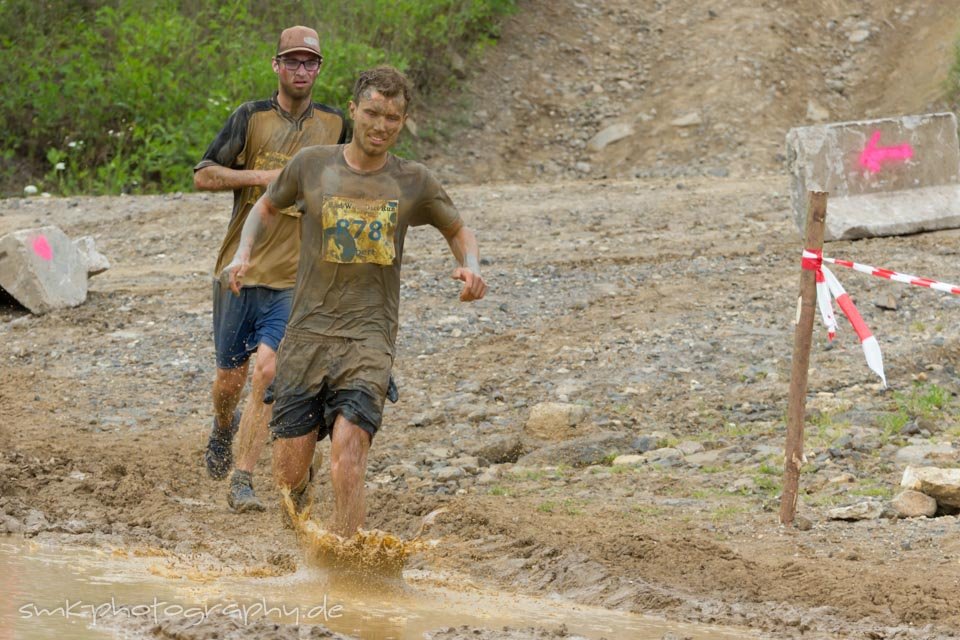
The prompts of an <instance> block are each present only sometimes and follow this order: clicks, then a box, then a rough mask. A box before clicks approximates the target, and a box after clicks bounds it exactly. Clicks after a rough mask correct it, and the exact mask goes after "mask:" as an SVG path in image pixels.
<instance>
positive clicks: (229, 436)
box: [203, 409, 240, 480]
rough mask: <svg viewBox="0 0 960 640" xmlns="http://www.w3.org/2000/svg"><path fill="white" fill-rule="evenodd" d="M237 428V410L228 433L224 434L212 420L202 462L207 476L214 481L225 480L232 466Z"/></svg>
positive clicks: (238, 420) (238, 424)
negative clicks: (204, 464)
mask: <svg viewBox="0 0 960 640" xmlns="http://www.w3.org/2000/svg"><path fill="white" fill-rule="evenodd" d="M239 428H240V410H239V409H238V410H237V411H236V412H235V413H234V414H233V421H232V422H231V423H230V431H229V432H227V433H226V434H224V433H222V432H221V431H220V429H218V428H217V419H216V418H214V419H213V430H212V431H210V440H208V441H207V450H206V451H205V452H204V454H203V460H204V462H206V464H207V474H208V475H209V476H210V477H211V478H213V479H214V480H223V479H224V478H226V477H227V473H228V472H229V471H230V467H232V466H233V446H232V445H233V435H234V434H235V433H236V432H237V429H239Z"/></svg>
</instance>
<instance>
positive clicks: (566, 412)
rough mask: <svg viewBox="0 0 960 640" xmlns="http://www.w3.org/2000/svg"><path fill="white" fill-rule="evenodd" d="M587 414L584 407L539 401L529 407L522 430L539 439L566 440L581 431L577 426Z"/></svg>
mask: <svg viewBox="0 0 960 640" xmlns="http://www.w3.org/2000/svg"><path fill="white" fill-rule="evenodd" d="M586 415H587V409H586V407H583V406H581V405H578V404H568V403H566V402H541V403H540V404H537V405H534V406H533V408H532V409H530V417H529V418H528V419H527V424H526V426H525V427H524V431H525V432H526V434H527V435H528V436H532V437H534V438H539V439H540V440H553V441H557V440H566V439H568V438H573V437H576V436H581V435H583V433H581V432H579V431H578V430H577V426H578V425H579V424H580V423H581V422H583V419H584V418H585V417H586Z"/></svg>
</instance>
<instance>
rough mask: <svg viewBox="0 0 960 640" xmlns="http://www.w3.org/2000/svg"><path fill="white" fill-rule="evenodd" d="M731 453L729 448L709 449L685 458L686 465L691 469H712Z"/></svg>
mask: <svg viewBox="0 0 960 640" xmlns="http://www.w3.org/2000/svg"><path fill="white" fill-rule="evenodd" d="M730 451H731V447H724V448H722V449H710V450H709V451H701V452H699V453H694V454H691V455H688V456H686V461H687V464H689V465H690V466H692V467H713V466H717V465H718V464H720V463H721V461H722V460H723V458H724V456H726V454H727V453H729V452H730Z"/></svg>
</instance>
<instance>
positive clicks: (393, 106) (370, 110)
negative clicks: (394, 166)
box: [350, 90, 407, 156]
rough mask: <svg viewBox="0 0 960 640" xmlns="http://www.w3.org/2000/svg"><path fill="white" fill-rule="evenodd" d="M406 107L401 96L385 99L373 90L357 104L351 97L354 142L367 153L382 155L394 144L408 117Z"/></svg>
mask: <svg viewBox="0 0 960 640" xmlns="http://www.w3.org/2000/svg"><path fill="white" fill-rule="evenodd" d="M405 109H406V102H405V101H404V99H403V96H402V95H401V96H395V97H393V98H387V97H385V96H384V95H383V94H381V93H380V92H379V91H376V90H372V91H370V92H369V93H367V94H366V95H365V96H364V97H362V98H360V103H359V104H357V103H354V102H353V101H352V100H351V101H350V117H351V118H353V124H354V132H353V139H354V141H355V142H356V143H357V144H358V145H359V146H360V149H361V150H362V151H363V152H364V153H366V154H367V155H369V156H380V155H383V154H385V153H386V152H387V151H389V150H390V148H391V147H392V146H393V145H394V144H395V143H396V141H397V137H398V136H399V135H400V130H401V129H403V123H404V122H406V120H407V114H406V113H405Z"/></svg>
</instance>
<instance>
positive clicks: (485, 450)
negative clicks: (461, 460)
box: [470, 434, 524, 464]
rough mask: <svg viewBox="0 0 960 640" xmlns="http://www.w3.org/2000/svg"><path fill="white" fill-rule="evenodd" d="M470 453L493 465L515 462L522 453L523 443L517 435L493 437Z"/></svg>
mask: <svg viewBox="0 0 960 640" xmlns="http://www.w3.org/2000/svg"><path fill="white" fill-rule="evenodd" d="M470 453H472V454H473V455H475V456H477V457H479V458H484V459H485V460H487V461H488V462H490V463H493V464H503V463H505V462H516V461H517V460H518V459H519V458H520V456H522V455H523V453H524V447H523V441H522V440H521V439H520V435H519V434H508V435H504V436H495V437H493V438H490V439H489V440H488V441H487V442H484V443H483V444H482V445H480V446H478V447H475V448H473V449H471V450H470Z"/></svg>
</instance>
